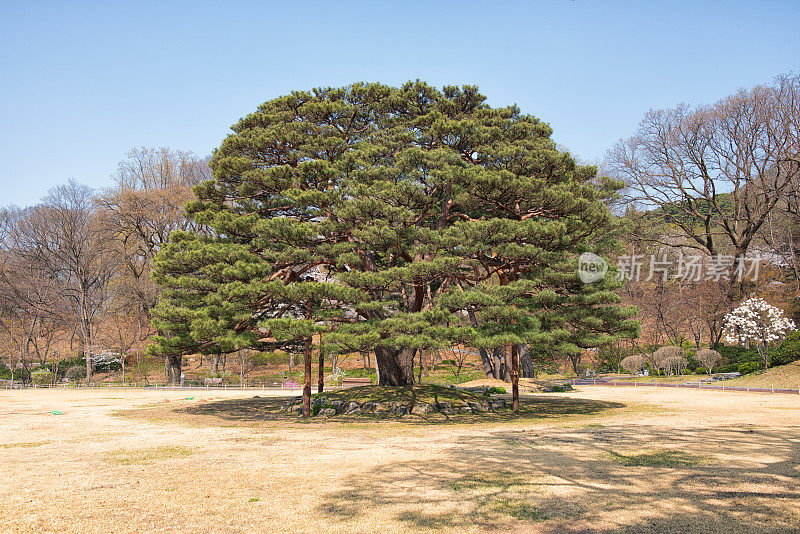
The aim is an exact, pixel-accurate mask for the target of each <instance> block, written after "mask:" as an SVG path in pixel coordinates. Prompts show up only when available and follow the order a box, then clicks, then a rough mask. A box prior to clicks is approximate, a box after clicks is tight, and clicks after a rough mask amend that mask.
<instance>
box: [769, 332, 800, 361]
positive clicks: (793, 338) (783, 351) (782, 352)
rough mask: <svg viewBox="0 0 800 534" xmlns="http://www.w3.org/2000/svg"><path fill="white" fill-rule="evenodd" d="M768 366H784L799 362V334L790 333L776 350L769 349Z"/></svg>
mask: <svg viewBox="0 0 800 534" xmlns="http://www.w3.org/2000/svg"><path fill="white" fill-rule="evenodd" d="M769 355H770V362H769V364H770V366H773V365H786V364H787V363H792V362H793V361H795V360H800V332H791V333H790V334H789V335H788V336H786V339H784V340H783V343H781V344H780V345H779V346H778V348H776V349H770V351H769Z"/></svg>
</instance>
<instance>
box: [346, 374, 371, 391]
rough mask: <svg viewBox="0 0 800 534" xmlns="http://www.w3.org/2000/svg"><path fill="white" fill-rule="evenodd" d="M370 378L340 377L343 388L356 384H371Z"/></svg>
mask: <svg viewBox="0 0 800 534" xmlns="http://www.w3.org/2000/svg"><path fill="white" fill-rule="evenodd" d="M371 385H372V379H371V378H366V377H364V378H354V377H348V376H346V377H344V378H342V387H343V388H354V387H358V386H371Z"/></svg>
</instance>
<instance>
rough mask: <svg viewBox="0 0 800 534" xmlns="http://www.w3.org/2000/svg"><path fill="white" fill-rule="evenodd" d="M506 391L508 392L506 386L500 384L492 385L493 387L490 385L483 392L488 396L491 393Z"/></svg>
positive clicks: (503, 392) (497, 393)
mask: <svg viewBox="0 0 800 534" xmlns="http://www.w3.org/2000/svg"><path fill="white" fill-rule="evenodd" d="M505 393H506V388H504V387H498V386H492V387H490V388H487V389H486V390H484V392H483V394H484V395H485V396H487V397H488V396H489V395H505Z"/></svg>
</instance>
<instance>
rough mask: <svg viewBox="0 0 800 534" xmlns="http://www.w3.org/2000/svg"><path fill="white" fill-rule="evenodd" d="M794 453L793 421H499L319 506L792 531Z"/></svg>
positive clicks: (457, 522)
mask: <svg viewBox="0 0 800 534" xmlns="http://www.w3.org/2000/svg"><path fill="white" fill-rule="evenodd" d="M676 457H677V458H679V459H680V461H679V462H676V461H675V458H676ZM642 458H644V459H646V461H641V459H642ZM631 459H634V460H635V461H631ZM799 464H800V439H798V434H797V429H786V430H770V431H757V432H749V431H742V430H739V429H728V428H710V429H708V428H695V429H680V430H667V429H663V428H658V427H653V426H635V427H626V426H608V427H585V428H583V429H569V430H566V429H558V430H531V431H525V430H520V431H516V430H501V431H495V432H489V433H486V434H484V435H467V436H459V437H458V438H457V441H456V443H455V444H454V445H453V446H452V447H450V448H448V449H446V450H445V451H444V453H443V454H441V455H437V456H436V457H434V458H425V459H420V460H419V461H401V462H394V463H389V464H386V465H382V466H380V467H378V468H376V469H372V470H370V471H368V472H364V473H361V474H359V475H358V476H351V477H350V478H349V479H347V480H346V481H345V487H344V488H342V489H339V490H338V491H336V492H329V493H327V494H323V495H322V496H321V499H322V502H321V503H320V505H319V511H320V512H321V513H324V514H327V515H328V516H329V517H330V519H331V521H332V522H336V521H357V520H358V518H359V517H361V516H364V515H368V514H382V515H385V516H388V517H391V518H392V519H393V520H395V521H397V522H399V523H401V524H402V525H403V526H404V527H405V528H406V529H408V530H416V529H429V528H436V529H446V530H453V531H461V530H467V529H475V528H478V529H480V530H492V529H515V530H516V529H522V528H536V530H537V531H544V532H571V531H576V532H577V531H580V532H585V531H592V532H600V531H608V532H611V531H614V532H620V531H621V532H739V531H746V532H798V531H800V465H799Z"/></svg>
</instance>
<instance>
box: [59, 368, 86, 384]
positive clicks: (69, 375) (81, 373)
mask: <svg viewBox="0 0 800 534" xmlns="http://www.w3.org/2000/svg"><path fill="white" fill-rule="evenodd" d="M64 378H66V379H67V380H69V381H70V382H79V381H81V380H83V379H84V378H86V367H84V366H82V365H73V366H72V367H69V368H68V369H67V370H66V371H65V372H64Z"/></svg>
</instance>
